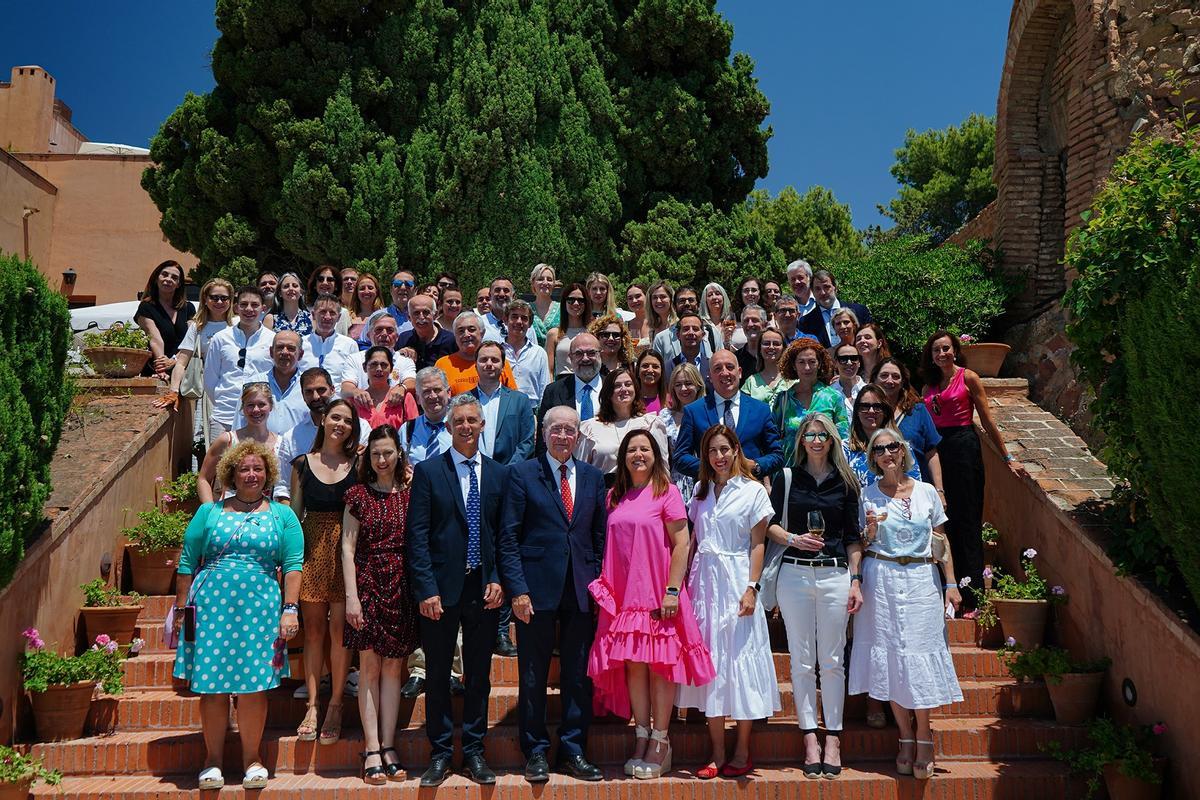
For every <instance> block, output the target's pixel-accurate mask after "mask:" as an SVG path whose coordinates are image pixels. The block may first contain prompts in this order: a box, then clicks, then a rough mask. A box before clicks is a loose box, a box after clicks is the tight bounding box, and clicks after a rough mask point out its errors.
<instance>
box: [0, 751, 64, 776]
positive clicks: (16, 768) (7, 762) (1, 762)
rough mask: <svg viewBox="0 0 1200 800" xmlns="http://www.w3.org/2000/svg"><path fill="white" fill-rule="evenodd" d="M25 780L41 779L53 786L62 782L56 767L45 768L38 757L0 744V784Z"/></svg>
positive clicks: (60, 774)
mask: <svg viewBox="0 0 1200 800" xmlns="http://www.w3.org/2000/svg"><path fill="white" fill-rule="evenodd" d="M26 781H30V782H34V781H42V782H43V783H46V784H48V785H50V786H55V785H57V784H59V783H61V782H62V773H61V772H59V771H58V770H56V769H46V768H45V767H44V766H42V760H41V759H40V758H34V757H33V756H27V755H23V754H22V753H20V752H18V751H17V750H14V749H12V748H11V747H9V746H8V745H3V744H0V786H2V785H3V784H6V783H8V784H12V783H24V782H26Z"/></svg>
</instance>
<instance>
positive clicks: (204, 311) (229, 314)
mask: <svg viewBox="0 0 1200 800" xmlns="http://www.w3.org/2000/svg"><path fill="white" fill-rule="evenodd" d="M216 287H224V289H225V291H227V292H229V302H228V303H227V304H226V305H225V324H226V325H232V324H233V304H234V299H235V298H234V296H233V284H232V283H230V282H229V281H227V280H225V279H224V278H213V279H212V280H210V281H207V282H205V284H204V285H203V286H201V287H200V308H198V309H197V310H196V316H194V317H192V322H194V323H196V330H197V331H202V330H204V326H205V325H207V324H208V323H210V322H213V321H214V320H213V319H212V318H210V317H209V315H208V295H209V294H210V293H211V292H212V290H213V289H214V288H216Z"/></svg>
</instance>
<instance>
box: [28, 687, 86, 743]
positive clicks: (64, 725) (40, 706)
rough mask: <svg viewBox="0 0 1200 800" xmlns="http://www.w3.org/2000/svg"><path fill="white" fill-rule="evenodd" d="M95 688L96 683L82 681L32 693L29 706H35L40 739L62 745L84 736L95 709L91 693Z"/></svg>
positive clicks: (34, 713)
mask: <svg viewBox="0 0 1200 800" xmlns="http://www.w3.org/2000/svg"><path fill="white" fill-rule="evenodd" d="M95 689H96V682H95V681H81V682H79V683H72V684H54V685H52V686H49V687H47V689H46V691H44V692H30V694H29V703H30V705H32V706H33V722H34V727H35V728H36V729H37V735H38V739H39V740H41V741H43V742H61V741H63V740H65V739H78V738H79V737H81V736H83V726H84V723H86V722H87V716H88V710H89V709H90V708H91V707H92V692H94V691H95Z"/></svg>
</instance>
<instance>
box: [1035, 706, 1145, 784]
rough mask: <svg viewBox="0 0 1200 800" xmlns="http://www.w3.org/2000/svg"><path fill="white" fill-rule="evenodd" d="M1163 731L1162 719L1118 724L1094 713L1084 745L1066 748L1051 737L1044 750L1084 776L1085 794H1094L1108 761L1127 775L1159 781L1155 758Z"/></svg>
mask: <svg viewBox="0 0 1200 800" xmlns="http://www.w3.org/2000/svg"><path fill="white" fill-rule="evenodd" d="M1166 732H1167V726H1166V725H1165V724H1163V723H1161V722H1156V723H1154V724H1153V725H1119V724H1117V723H1116V722H1113V721H1112V720H1111V719H1109V718H1108V717H1097V718H1096V719H1094V720H1092V721H1091V722H1089V723H1088V726H1087V736H1088V743H1087V744H1086V745H1084V746H1083V747H1080V748H1078V749H1075V750H1066V749H1064V748H1063V746H1062V743H1061V742H1057V741H1053V742H1050V743H1049V744H1048V745H1047V746H1046V751H1047V752H1049V753H1050V755H1052V756H1054V757H1055V758H1057V759H1059V760H1060V761H1063V762H1066V764H1067V765H1068V766H1069V767H1071V770H1072V771H1074V772H1078V773H1080V774H1081V775H1085V776H1087V789H1088V797H1094V796H1095V795H1096V793H1097V792H1098V791H1099V790H1100V784H1101V782H1102V771H1103V769H1104V768H1105V767H1106V766H1108V765H1109V764H1116V765H1118V768H1119V769H1120V771H1121V773H1122V774H1124V775H1127V776H1129V777H1130V778H1136V779H1138V780H1143V781H1148V782H1150V783H1160V782H1161V781H1162V778H1161V776H1160V775H1159V773H1158V770H1157V769H1155V766H1154V759H1155V757H1157V755H1158V752H1159V744H1158V740H1159V737H1161V736H1162V735H1163V734H1165V733H1166Z"/></svg>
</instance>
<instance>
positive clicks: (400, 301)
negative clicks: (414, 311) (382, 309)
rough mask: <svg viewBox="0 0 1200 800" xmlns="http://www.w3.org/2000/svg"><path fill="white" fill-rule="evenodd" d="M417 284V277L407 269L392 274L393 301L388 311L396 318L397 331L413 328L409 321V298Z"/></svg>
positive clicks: (402, 331) (401, 331)
mask: <svg viewBox="0 0 1200 800" xmlns="http://www.w3.org/2000/svg"><path fill="white" fill-rule="evenodd" d="M416 285H417V277H416V276H415V275H413V274H412V273H411V272H409V271H408V270H406V269H402V270H400V271H399V272H397V273H396V274H395V275H393V276H392V303H391V305H389V306H388V307H387V312H388V313H389V314H391V315H392V319H394V320H396V332H397V333H404V332H405V331H407V330H410V329H411V328H412V323H411V322H409V321H408V298H410V297H412V293H413V291H414V290H415V287H416Z"/></svg>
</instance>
